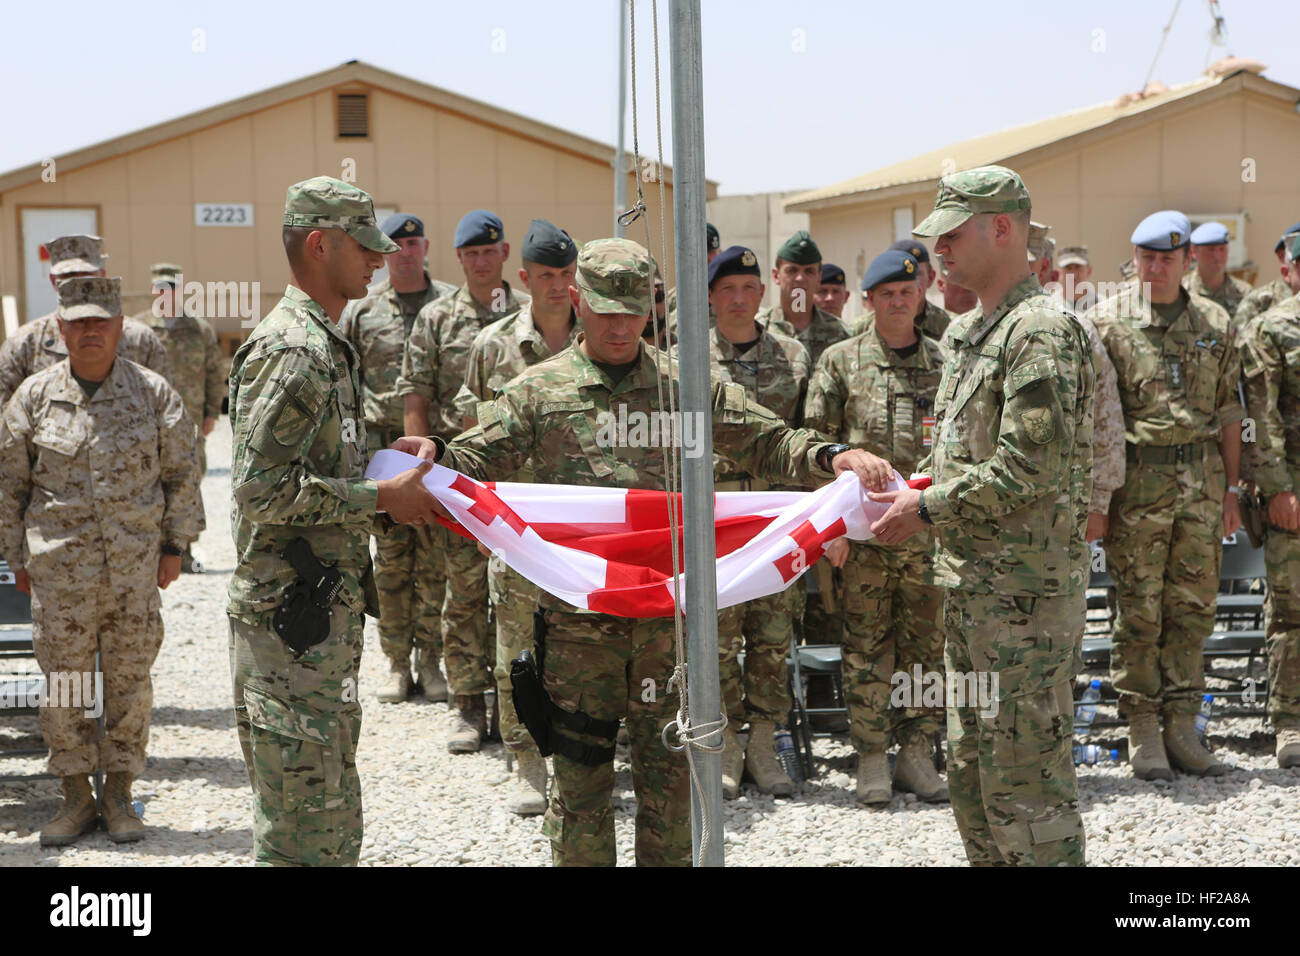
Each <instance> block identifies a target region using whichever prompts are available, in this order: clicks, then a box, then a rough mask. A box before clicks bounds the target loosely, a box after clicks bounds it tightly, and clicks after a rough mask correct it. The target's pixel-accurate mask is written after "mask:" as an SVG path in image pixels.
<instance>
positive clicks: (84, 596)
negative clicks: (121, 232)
mask: <svg viewBox="0 0 1300 956" xmlns="http://www.w3.org/2000/svg"><path fill="white" fill-rule="evenodd" d="M101 281H103V280H101ZM113 281H116V280H113ZM193 435H194V426H193V425H192V424H191V422H190V420H189V417H188V416H187V415H186V414H185V407H184V405H183V404H182V402H181V397H180V396H179V395H178V394H177V393H176V391H175V390H174V389H172V388H171V386H169V385H168V384H167V382H166V381H164V380H163V378H162V377H161V376H159V375H156V374H155V373H153V372H151V371H149V370H148V369H145V368H143V367H141V366H139V365H136V364H135V363H134V362H131V361H129V360H127V359H123V358H122V357H121V355H120V354H119V355H118V358H117V360H116V361H115V362H114V363H113V366H112V369H111V370H110V372H109V374H108V377H107V378H106V379H104V381H103V382H102V383H101V384H100V385H99V387H98V388H97V389H96V390H95V393H94V397H93V398H92V397H88V396H87V394H86V391H85V390H84V389H83V388H82V387H81V385H80V384H79V383H78V382H77V380H76V379H75V378H74V377H73V375H72V368H71V365H70V364H69V362H68V361H67V360H64V361H62V362H59V363H57V364H56V365H54V366H52V367H50V368H47V369H45V370H44V371H42V372H38V373H37V374H35V375H33V376H31V377H30V378H28V379H26V381H24V382H23V383H22V384H21V385H20V386H19V388H18V390H17V391H16V392H15V393H14V395H13V400H12V401H11V402H10V403H9V404H8V406H7V407H6V408H5V409H4V411H3V414H2V415H0V556H2V557H3V558H4V559H5V560H7V561H8V562H9V564H10V566H11V567H12V568H14V569H15V570H17V569H24V568H25V569H26V570H27V571H28V573H29V574H30V576H31V584H32V621H33V630H32V637H33V646H34V649H35V652H36V659H37V661H38V662H39V664H40V667H41V670H42V671H43V672H45V673H46V674H47V675H48V674H49V673H50V672H51V671H58V672H65V673H66V672H73V673H76V674H78V675H80V674H82V673H87V674H89V673H93V672H94V670H95V652H96V651H100V652H101V654H102V657H101V662H102V663H101V666H102V668H103V672H104V678H103V680H104V684H103V688H104V701H103V703H104V737H103V739H102V740H99V741H97V740H96V736H97V734H96V727H95V721H94V720H92V719H87V718H86V717H85V716H84V714H83V710H84V709H85V708H84V706H78V707H68V706H64V707H42V708H41V715H40V716H41V733H42V735H43V736H44V737H45V741H46V743H47V745H48V746H49V748H50V761H49V769H50V773H52V774H54V775H56V776H60V777H66V776H72V775H78V774H80V775H84V774H87V773H90V772H92V771H94V770H95V769H97V768H98V769H100V770H103V771H106V772H110V773H111V772H115V771H126V772H128V773H131V774H138V773H140V772H141V771H142V770H143V769H144V765H145V747H146V745H147V744H148V741H149V717H150V713H151V709H152V701H153V688H152V685H151V684H150V681H149V669H150V666H151V665H152V664H153V661H154V658H155V657H156V656H157V654H158V649H159V647H161V646H162V639H163V626H162V618H161V616H160V614H159V607H160V602H159V597H158V564H159V559H160V557H161V551H160V549H161V547H162V546H163V545H164V544H167V545H171V546H174V547H177V548H184V547H185V546H186V545H187V544H189V543H190V542H191V541H193V540H194V539H195V538H197V537H198V535H199V532H200V531H202V530H203V526H204V521H203V508H202V505H201V504H200V502H199V497H198V483H199V478H198V469H197V461H196V459H195V456H194V438H193Z"/></svg>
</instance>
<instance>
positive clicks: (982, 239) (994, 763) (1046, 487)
mask: <svg viewBox="0 0 1300 956" xmlns="http://www.w3.org/2000/svg"><path fill="white" fill-rule="evenodd" d="M1029 208H1030V202H1029V193H1028V191H1027V190H1026V189H1025V186H1024V183H1023V182H1022V181H1021V179H1020V177H1019V176H1018V175H1016V173H1014V172H1013V171H1011V170H1009V169H1006V168H1004V167H1001V166H983V167H979V168H977V169H970V170H965V171H962V172H958V173H954V174H952V175H949V176H945V177H944V178H943V180H942V181H941V182H940V184H939V194H938V197H937V198H936V200H935V208H934V211H933V212H932V213H931V214H930V215H929V216H928V217H927V218H926V219H925V220H924V221H923V222H922V223H921V224H920V225H919V226H917V228H916V229H915V230H914V231H915V232H916V234H917V235H920V236H937V237H938V238H937V241H936V243H935V251H936V253H937V254H938V255H941V256H943V257H944V259H945V261H946V262H947V263H948V268H949V270H950V273H951V275H952V277H953V279H954V280H955V281H957V282H959V283H960V284H962V285H964V286H966V287H967V288H969V289H972V290H973V291H975V292H976V293H977V294H978V295H979V296H980V306H979V307H978V308H976V309H975V310H974V311H972V312H970V313H968V314H966V315H964V316H962V317H961V318H960V319H958V320H957V321H956V322H954V323H953V325H952V326H951V328H949V330H948V334H947V340H948V343H949V351H948V355H947V363H946V364H945V366H944V374H943V379H942V381H941V382H940V384H939V395H938V399H937V403H936V418H937V421H936V423H935V437H934V448H933V453H932V456H931V458H930V461H929V464H930V467H929V472H930V474H931V475H932V476H933V479H934V483H933V485H932V486H931V487H929V488H927V489H925V490H924V491H913V490H907V491H901V492H889V493H887V494H884V495H875V494H873V495H871V496H870V497H872V498H873V499H876V500H889V501H892V504H891V505H890V510H889V511H888V512H887V513H886V514H885V516H884V517H883V518H882V519H881V520H880V521H878V522H876V523H875V524H874V525H872V529H871V530H872V531H873V532H875V533H876V534H877V536H879V537H880V538H881V540H882V541H883V542H884V543H886V544H894V543H897V542H898V541H901V540H904V539H905V538H906V537H908V536H910V535H912V534H915V533H918V532H919V531H921V530H923V528H924V526H925V525H926V524H927V523H929V524H933V525H934V527H935V529H936V531H937V533H938V536H939V542H938V549H937V552H936V557H935V571H936V582H937V583H938V584H940V585H942V586H944V587H947V588H948V592H947V595H946V597H945V599H944V607H943V630H944V638H945V641H946V647H945V659H946V669H947V680H948V682H949V686H948V694H949V707H948V786H949V790H950V794H951V801H952V808H953V813H954V815H955V816H956V818H957V828H958V830H959V831H960V833H961V837H962V842H963V843H964V844H965V847H966V856H967V858H968V859H969V860H970V861H971V863H973V864H977V865H993V864H1012V865H1038V866H1042V865H1070V864H1073V865H1079V864H1082V863H1083V859H1084V835H1083V823H1082V820H1081V819H1080V817H1079V800H1078V782H1077V780H1076V778H1075V773H1074V762H1073V760H1072V759H1071V750H1070V748H1071V742H1072V739H1073V723H1074V721H1073V713H1074V702H1073V699H1072V696H1071V693H1070V681H1071V676H1072V675H1073V673H1074V660H1075V653H1076V651H1075V648H1076V642H1077V641H1078V639H1079V636H1080V632H1081V631H1082V630H1083V618H1084V589H1085V586H1086V584H1087V581H1088V564H1089V562H1088V546H1087V543H1086V542H1085V541H1084V536H1083V530H1084V524H1085V515H1086V513H1087V509H1088V465H1089V464H1090V462H1091V460H1092V449H1091V443H1092V392H1093V374H1092V363H1091V361H1090V359H1089V352H1088V344H1087V342H1086V341H1085V339H1084V336H1083V332H1082V331H1081V330H1080V327H1079V325H1078V323H1076V322H1075V321H1074V320H1073V319H1071V318H1070V316H1069V315H1068V314H1067V313H1065V312H1064V311H1062V310H1061V309H1060V307H1059V304H1058V302H1057V301H1056V300H1055V299H1054V298H1053V297H1052V296H1049V295H1047V294H1046V293H1044V292H1043V291H1042V289H1041V287H1040V286H1039V284H1038V280H1037V279H1036V278H1035V277H1034V276H1033V275H1032V274H1030V272H1029V267H1028V264H1027V260H1026V258H1025V253H1024V252H1023V251H1022V250H1023V249H1024V248H1025V245H1026V239H1027V235H1028V230H1029ZM924 465H925V463H923V464H922V467H923V468H924ZM994 676H996V678H997V684H996V696H994V694H993V691H994V685H993V684H992V679H993V677H994ZM954 682H957V683H956V686H954ZM972 682H974V683H976V684H977V685H979V684H981V683H982V684H983V685H984V686H985V687H986V688H987V690H988V693H987V694H986V695H978V696H980V697H983V696H987V697H988V698H990V699H989V701H988V704H989V706H984V701H983V700H978V699H972V698H973V697H974V696H976V695H972V693H971V688H970V684H971V683H972Z"/></svg>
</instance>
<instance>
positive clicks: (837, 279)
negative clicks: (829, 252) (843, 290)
mask: <svg viewBox="0 0 1300 956" xmlns="http://www.w3.org/2000/svg"><path fill="white" fill-rule="evenodd" d="M822 285H844V270H843V269H841V268H840V267H839V266H837V265H832V264H831V263H829V262H823V263H822Z"/></svg>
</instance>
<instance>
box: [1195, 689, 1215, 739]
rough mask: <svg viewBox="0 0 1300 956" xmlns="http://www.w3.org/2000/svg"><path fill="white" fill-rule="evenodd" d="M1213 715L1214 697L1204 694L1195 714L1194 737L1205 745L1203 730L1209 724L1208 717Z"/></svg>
mask: <svg viewBox="0 0 1300 956" xmlns="http://www.w3.org/2000/svg"><path fill="white" fill-rule="evenodd" d="M1212 716H1214V697H1213V695H1211V694H1206V695H1205V696H1204V697H1202V698H1201V711H1200V713H1198V714H1197V715H1196V721H1195V726H1196V737H1197V739H1198V740H1200V742H1201V746H1202V747H1204V746H1205V731H1206V728H1208V727H1209V726H1210V718H1211V717H1212Z"/></svg>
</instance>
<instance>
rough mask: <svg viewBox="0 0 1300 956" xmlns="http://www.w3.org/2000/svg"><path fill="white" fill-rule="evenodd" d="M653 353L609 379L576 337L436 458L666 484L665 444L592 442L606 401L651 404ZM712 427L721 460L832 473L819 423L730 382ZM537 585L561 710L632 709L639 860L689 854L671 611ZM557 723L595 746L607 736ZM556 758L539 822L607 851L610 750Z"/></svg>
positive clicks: (581, 846) (779, 477) (618, 712)
mask: <svg viewBox="0 0 1300 956" xmlns="http://www.w3.org/2000/svg"><path fill="white" fill-rule="evenodd" d="M578 342H581V338H579V339H578ZM660 355H661V353H659V352H658V351H657V350H654V349H649V348H647V347H645V346H642V348H641V350H640V356H641V357H640V361H639V364H638V365H637V366H636V367H635V368H634V369H632V371H631V372H629V373H628V375H627V376H626V377H625V378H623V379H622V380H621V381H620V382H619V383H618V384H617V385H612V384H611V381H610V379H609V377H608V376H607V375H606V374H605V373H604V372H603V371H601V370H600V369H599V368H597V367H596V366H595V365H594V364H593V363H592V362H591V361H590V360H589V359H588V358H587V357H586V356H585V355H583V354H582V352H581V350H580V348H579V347H578V346H577V345H576V344H575V346H574V347H573V348H570V349H567V350H565V351H564V352H562V353H560V354H559V355H557V356H555V357H554V358H551V359H548V360H547V361H545V362H540V363H538V364H537V365H535V366H533V367H532V368H531V369H529V370H528V371H527V372H525V373H524V374H523V375H521V376H520V377H519V378H517V379H515V380H514V381H512V382H510V383H509V384H508V385H507V386H506V387H505V388H504V389H503V390H502V392H501V395H500V396H499V397H498V398H497V399H496V400H495V401H494V402H483V403H482V404H480V405H479V407H478V425H476V426H475V427H474V428H472V429H470V430H469V431H467V432H465V433H464V434H463V435H460V436H458V437H457V438H456V439H455V441H453V442H452V443H451V444H450V445H449V446H448V448H447V450H446V452H445V454H444V456H443V457H442V459H441V460H440V463H441V464H444V465H446V466H447V467H449V468H455V469H457V470H458V471H461V472H464V473H465V474H468V475H470V476H472V477H475V478H479V479H488V478H491V479H494V480H509V479H511V478H512V477H513V476H515V475H517V474H518V473H519V471H520V470H521V469H523V468H525V467H527V466H529V465H531V468H532V475H533V480H534V481H537V482H541V483H544V484H547V483H562V484H577V485H600V486H602V487H616V488H650V489H657V490H661V489H662V488H663V487H664V485H663V482H664V475H663V457H662V449H661V448H640V447H638V448H633V447H619V448H604V447H601V446H600V445H598V444H597V442H596V433H597V430H598V429H599V428H600V426H601V424H602V423H603V422H605V421H607V420H608V418H607V416H609V415H610V414H612V413H613V412H612V408H613V407H614V406H617V405H626V407H627V409H628V413H629V414H631V413H633V412H641V413H645V414H651V413H656V412H657V411H658V408H659V403H658V398H657V395H656V385H657V382H660V381H661V382H662V385H663V388H664V389H665V390H667V389H669V388H671V387H672V384H671V382H670V380H669V379H668V378H667V374H666V363H665V362H663V360H662V358H661V357H660ZM656 362H659V366H658V367H656ZM665 398H666V396H665ZM713 441H714V449H715V451H716V452H717V453H718V455H719V460H720V461H722V462H724V463H725V467H728V468H729V469H730V470H731V471H733V472H734V473H742V472H743V473H748V474H752V475H755V476H757V477H764V478H767V479H769V480H775V481H785V482H790V483H801V484H802V483H807V482H809V481H812V480H818V479H828V478H829V477H830V475H829V474H828V473H826V472H823V471H821V470H820V468H819V467H818V465H817V464H816V460H815V459H816V453H817V452H818V451H819V450H820V449H822V448H824V447H825V444H824V443H822V442H820V440H819V438H818V436H817V435H816V434H815V433H813V432H810V431H807V430H797V431H796V430H791V429H789V428H786V427H785V426H784V425H783V424H782V423H781V421H780V419H778V418H777V417H776V415H774V414H773V413H772V412H770V411H768V410H767V409H765V408H763V407H761V406H758V405H755V404H754V403H753V402H752V401H750V400H749V398H748V396H747V395H746V394H745V390H744V388H743V387H741V386H740V385H736V384H734V383H722V382H718V383H715V385H714V389H713ZM539 599H540V601H541V604H542V606H543V608H545V615H546V618H547V622H548V631H547V634H546V659H545V667H544V679H545V684H546V688H547V691H548V692H549V693H550V695H551V698H552V699H553V700H554V702H555V703H556V704H557V705H558V706H559V707H561V708H562V709H564V710H567V711H570V712H576V711H583V712H585V713H587V714H589V715H590V716H592V717H595V718H597V719H600V720H610V721H616V720H618V719H619V718H620V717H626V721H627V728H628V735H629V737H630V740H631V759H632V777H633V786H634V788H635V790H636V800H637V819H636V860H637V863H638V864H641V865H655V864H659V865H670V864H671V865H679V866H680V865H688V864H689V863H690V851H691V825H690V809H689V782H688V776H687V767H686V760H685V758H684V757H683V756H682V755H680V754H674V753H671V752H669V751H667V750H665V749H664V746H663V743H662V742H661V741H660V738H659V733H660V731H661V730H662V728H663V727H664V725H665V724H666V723H667V722H668V721H669V720H671V719H672V718H673V715H674V714H675V712H676V706H677V699H676V697H675V695H673V694H669V693H668V691H667V682H668V679H669V677H670V676H671V675H672V670H673V664H674V652H673V622H672V620H671V619H669V618H656V619H646V620H637V619H631V618H620V617H613V616H610V615H606V614H598V613H595V612H592V611H587V610H583V609H579V608H576V607H573V606H572V605H569V604H567V603H565V602H563V601H560V600H559V599H557V598H555V597H553V596H552V595H549V594H546V593H544V592H542V593H540V594H539ZM647 682H648V683H647ZM555 732H556V733H560V734H563V735H565V736H576V738H577V739H578V740H580V741H582V742H583V743H589V744H594V745H596V746H604V745H607V744H608V743H610V742H609V741H607V740H604V739H603V738H600V737H592V736H587V735H571V734H569V733H568V731H567V730H558V729H557V730H556V731H555ZM554 761H555V789H554V791H553V793H552V796H551V805H550V808H549V809H548V810H547V813H546V819H545V823H544V824H543V832H544V833H545V834H546V835H547V836H548V837H549V838H550V840H551V846H552V854H553V857H552V858H553V860H554V862H555V863H556V864H558V865H594V864H601V865H612V864H613V863H614V859H615V853H614V813H613V809H612V808H611V807H610V796H611V794H612V792H613V787H614V765H613V762H612V761H609V762H605V763H602V764H598V765H595V766H590V765H586V764H582V763H578V762H576V761H573V760H570V759H569V758H567V757H565V756H563V755H560V754H556V756H555V758H554Z"/></svg>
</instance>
